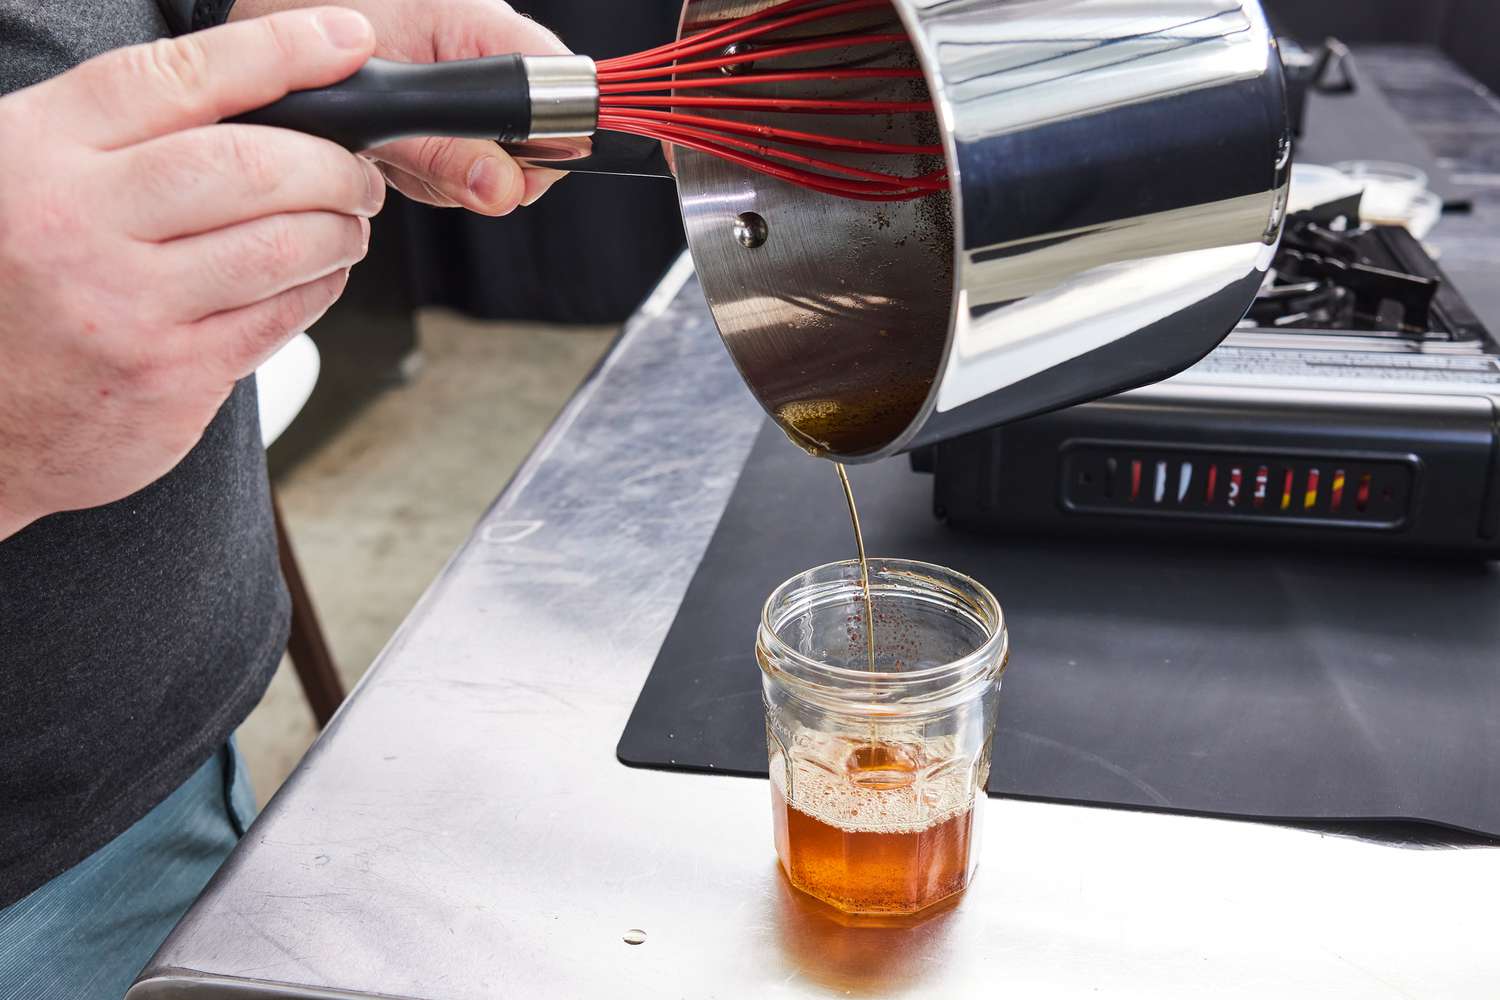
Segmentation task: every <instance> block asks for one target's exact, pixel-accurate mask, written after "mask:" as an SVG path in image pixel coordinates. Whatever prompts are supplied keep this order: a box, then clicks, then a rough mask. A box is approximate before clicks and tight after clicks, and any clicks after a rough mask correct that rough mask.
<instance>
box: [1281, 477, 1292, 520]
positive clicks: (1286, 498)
mask: <svg viewBox="0 0 1500 1000" xmlns="http://www.w3.org/2000/svg"><path fill="white" fill-rule="evenodd" d="M1291 506H1292V470H1291V469H1287V470H1286V475H1285V476H1283V477H1282V481H1281V509H1282V510H1290V509H1291Z"/></svg>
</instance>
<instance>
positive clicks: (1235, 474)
mask: <svg viewBox="0 0 1500 1000" xmlns="http://www.w3.org/2000/svg"><path fill="white" fill-rule="evenodd" d="M1244 484H1245V470H1244V469H1241V468H1240V467H1239V466H1235V467H1234V468H1232V469H1230V470H1229V506H1231V507H1238V506H1239V505H1240V487H1241V486H1243V485H1244Z"/></svg>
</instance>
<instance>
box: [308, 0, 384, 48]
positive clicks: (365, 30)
mask: <svg viewBox="0 0 1500 1000" xmlns="http://www.w3.org/2000/svg"><path fill="white" fill-rule="evenodd" d="M318 30H319V31H321V32H323V37H324V38H326V39H328V41H329V43H330V44H331V45H333V46H334V47H335V48H340V49H362V48H365V47H366V46H367V45H369V44H370V38H371V35H372V34H373V29H372V28H371V27H370V22H369V21H366V20H365V18H364V15H363V14H359V13H356V12H355V11H352V10H345V9H344V8H342V7H330V8H328V9H327V10H322V11H319V12H318Z"/></svg>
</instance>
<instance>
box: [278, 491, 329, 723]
mask: <svg viewBox="0 0 1500 1000" xmlns="http://www.w3.org/2000/svg"><path fill="white" fill-rule="evenodd" d="M271 509H272V511H274V512H275V515H276V541H277V546H278V548H279V549H280V551H281V575H282V576H283V577H284V578H285V579H286V589H287V590H288V591H289V592H290V593H291V596H292V630H291V635H290V637H289V638H288V639H287V646H286V651H287V655H289V656H290V657H291V658H292V666H293V667H295V668H296V670H297V679H298V680H299V681H301V682H302V693H303V694H304V695H306V696H307V704H308V706H309V707H310V708H312V713H313V715H314V717H316V718H317V720H318V727H319V728H320V729H321V728H322V727H323V726H326V725H328V720H329V719H331V718H333V713H334V712H335V711H337V710H338V707H339V705H341V704H343V701H344V684H343V682H342V681H340V680H339V674H338V671H337V670H336V669H334V666H333V656H332V654H330V653H329V651H328V641H327V640H326V639H325V638H324V637H323V626H322V625H320V624H319V623H318V615H317V612H315V611H314V610H313V604H312V597H311V595H309V594H308V592H307V584H306V583H305V582H304V581H303V579H302V568H301V567H300V566H298V565H297V557H296V555H295V554H294V553H293V552H292V541H291V538H290V537H289V536H288V535H287V531H286V522H285V521H284V520H283V519H282V516H281V504H280V503H279V502H278V501H277V499H276V491H275V490H274V489H273V490H272V491H271Z"/></svg>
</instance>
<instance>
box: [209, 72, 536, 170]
mask: <svg viewBox="0 0 1500 1000" xmlns="http://www.w3.org/2000/svg"><path fill="white" fill-rule="evenodd" d="M531 104H532V101H531V88H530V85H529V83H528V81H527V73H526V65H525V62H524V61H523V58H522V57H521V56H519V55H510V56H491V57H489V58H486V59H460V60H455V61H453V62H441V63H421V64H417V63H399V62H391V61H389V60H386V59H371V60H370V61H369V62H367V63H365V65H364V66H363V67H362V68H361V69H360V70H359V71H358V72H356V73H355V74H354V75H353V76H351V77H349V78H348V79H347V80H344V81H343V82H341V83H335V84H333V85H332V86H330V87H319V88H317V89H315V90H300V91H297V92H296V93H292V94H288V95H287V96H286V97H283V98H282V99H281V100H279V101H276V102H274V103H272V104H268V105H266V106H265V107H263V108H259V109H258V110H255V111H251V112H248V113H246V114H243V115H240V116H238V117H236V118H231V119H229V120H230V121H232V122H240V123H245V124H251V125H274V126H277V127H278V128H288V129H294V130H296V131H298V132H306V133H307V134H308V135H315V136H318V137H319V138H323V139H330V140H332V141H333V142H336V143H338V144H339V145H340V146H343V147H344V148H345V149H348V150H353V151H356V152H357V151H359V150H363V149H369V148H370V147H372V146H379V145H380V144H382V143H386V142H391V141H392V140H395V139H404V138H407V137H408V136H418V135H445V136H460V137H465V138H480V139H497V140H499V141H501V142H515V141H519V140H522V139H526V138H528V137H529V136H530V135H531Z"/></svg>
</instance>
